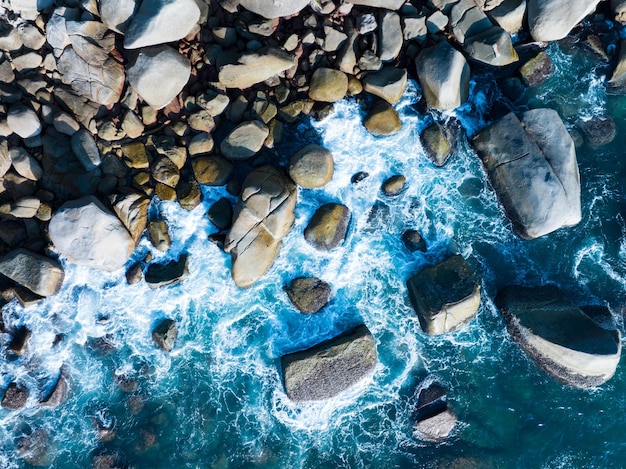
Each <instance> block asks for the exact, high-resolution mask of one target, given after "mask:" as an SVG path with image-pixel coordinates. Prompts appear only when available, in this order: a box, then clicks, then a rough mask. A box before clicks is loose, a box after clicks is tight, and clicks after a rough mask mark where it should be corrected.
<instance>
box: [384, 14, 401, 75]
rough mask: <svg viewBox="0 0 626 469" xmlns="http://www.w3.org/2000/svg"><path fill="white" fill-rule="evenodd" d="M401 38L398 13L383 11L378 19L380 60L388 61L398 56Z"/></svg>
mask: <svg viewBox="0 0 626 469" xmlns="http://www.w3.org/2000/svg"><path fill="white" fill-rule="evenodd" d="M403 39H404V37H403V35H402V25H401V24H400V15H398V14H397V13H395V12H393V11H383V13H382V15H381V19H380V60H382V61H383V62H389V61H391V60H393V59H395V58H396V57H398V55H399V54H400V49H402V44H403Z"/></svg>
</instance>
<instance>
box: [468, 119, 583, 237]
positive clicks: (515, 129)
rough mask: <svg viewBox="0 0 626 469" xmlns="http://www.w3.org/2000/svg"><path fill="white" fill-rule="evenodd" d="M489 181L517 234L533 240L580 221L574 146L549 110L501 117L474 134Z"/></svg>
mask: <svg viewBox="0 0 626 469" xmlns="http://www.w3.org/2000/svg"><path fill="white" fill-rule="evenodd" d="M474 148H475V149H476V151H477V152H478V156H479V157H480V158H481V160H482V161H483V164H484V166H485V168H486V170H487V175H488V177H489V180H490V182H491V185H492V186H493V188H494V189H495V191H496V194H497V195H498V198H499V199H500V201H501V203H502V205H503V206H504V209H505V211H506V213H507V215H508V217H509V218H510V219H511V222H512V223H513V228H514V230H515V231H516V232H517V234H518V235H519V236H521V237H522V238H525V239H532V238H537V237H539V236H543V235H545V234H548V233H551V232H552V231H554V230H556V229H558V228H560V227H562V226H572V225H575V224H576V223H578V222H579V221H580V219H581V208H580V175H579V172H578V164H577V162H576V149H575V146H574V142H573V141H572V138H571V137H570V134H569V133H568V131H567V129H566V128H565V125H564V124H563V121H561V118H560V117H559V115H558V114H557V113H556V111H554V110H552V109H533V110H531V111H527V112H525V113H524V114H523V115H522V120H521V121H520V119H518V118H517V116H516V115H515V114H513V113H510V114H507V115H506V116H504V117H502V118H501V119H499V120H498V121H496V122H495V123H494V124H492V125H491V126H490V127H488V128H486V129H485V130H483V131H482V132H480V133H479V134H478V135H477V136H476V137H475V138H474Z"/></svg>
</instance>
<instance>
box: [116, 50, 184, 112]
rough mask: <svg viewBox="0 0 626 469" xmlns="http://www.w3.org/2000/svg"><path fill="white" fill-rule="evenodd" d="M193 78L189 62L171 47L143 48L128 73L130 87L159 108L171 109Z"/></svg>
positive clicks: (154, 106)
mask: <svg viewBox="0 0 626 469" xmlns="http://www.w3.org/2000/svg"><path fill="white" fill-rule="evenodd" d="M190 75H191V64H190V63H189V60H187V58H186V57H184V56H182V55H181V54H179V53H178V52H177V51H176V50H175V49H173V48H172V47H169V46H157V47H148V48H145V49H141V50H140V51H139V53H138V54H137V57H136V58H135V60H134V61H132V62H131V64H130V66H129V67H128V69H127V71H126V77H127V79H128V82H129V83H130V86H132V87H133V88H134V89H135V91H137V94H138V95H139V96H141V98H142V99H143V100H144V101H146V102H147V103H148V104H149V105H150V106H152V107H153V108H155V109H161V108H164V107H165V106H167V105H168V104H169V102H170V101H171V100H172V99H174V98H175V97H176V95H178V93H180V92H181V91H182V89H183V87H184V86H185V85H186V84H187V81H188V80H189V76H190Z"/></svg>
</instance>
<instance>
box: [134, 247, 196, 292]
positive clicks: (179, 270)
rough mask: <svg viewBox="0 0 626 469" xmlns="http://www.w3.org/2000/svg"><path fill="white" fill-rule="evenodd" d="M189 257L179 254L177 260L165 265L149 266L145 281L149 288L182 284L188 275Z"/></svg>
mask: <svg viewBox="0 0 626 469" xmlns="http://www.w3.org/2000/svg"><path fill="white" fill-rule="evenodd" d="M188 261H189V256H187V254H181V256H180V257H179V258H178V259H177V260H171V261H169V262H167V263H165V264H150V265H149V266H148V268H147V269H146V274H145V279H146V283H147V284H148V285H149V286H150V288H160V287H168V286H170V285H176V284H177V283H180V282H182V281H183V280H184V279H186V278H187V276H188V275H189V270H188Z"/></svg>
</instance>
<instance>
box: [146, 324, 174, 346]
mask: <svg viewBox="0 0 626 469" xmlns="http://www.w3.org/2000/svg"><path fill="white" fill-rule="evenodd" d="M176 335H177V329H176V323H175V322H174V320H173V319H163V320H162V321H161V322H159V324H158V325H157V326H156V327H155V328H154V330H153V331H152V340H154V343H155V344H156V345H157V347H159V348H160V349H161V350H163V351H165V352H171V351H172V349H173V348H174V342H176Z"/></svg>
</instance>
